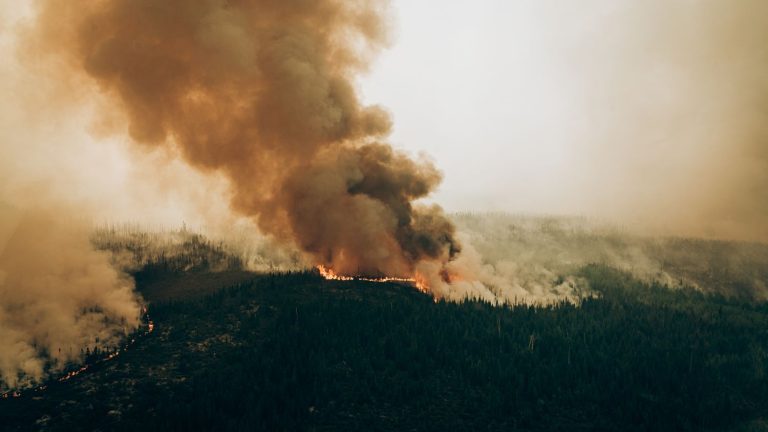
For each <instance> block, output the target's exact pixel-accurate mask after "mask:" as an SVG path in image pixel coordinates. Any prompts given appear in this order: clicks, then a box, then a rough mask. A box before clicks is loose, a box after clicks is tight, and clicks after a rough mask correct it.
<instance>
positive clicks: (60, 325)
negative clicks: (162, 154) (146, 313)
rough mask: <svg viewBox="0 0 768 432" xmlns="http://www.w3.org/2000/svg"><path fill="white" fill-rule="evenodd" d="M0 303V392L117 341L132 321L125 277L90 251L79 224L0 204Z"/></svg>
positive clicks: (133, 308)
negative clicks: (85, 351) (95, 348)
mask: <svg viewBox="0 0 768 432" xmlns="http://www.w3.org/2000/svg"><path fill="white" fill-rule="evenodd" d="M0 300H2V301H1V302H0V390H4V389H7V388H8V387H16V386H25V385H29V384H31V383H34V382H39V381H40V380H41V379H42V378H44V377H45V374H46V373H47V372H49V371H51V370H60V369H61V368H62V367H64V366H65V365H66V364H67V363H68V362H77V361H79V360H82V355H83V354H82V352H81V349H85V348H90V349H93V348H94V347H96V346H99V347H101V348H104V347H108V346H112V347H114V346H117V344H118V342H119V340H120V338H121V337H123V336H124V335H125V334H127V333H128V332H130V331H132V330H133V329H135V328H136V326H138V324H139V303H138V299H137V297H136V295H135V294H134V292H133V281H132V280H130V279H129V278H127V277H126V276H124V275H121V274H120V273H119V272H117V271H116V270H115V269H114V268H113V267H112V265H111V264H110V258H109V255H108V254H106V253H103V252H96V251H94V250H93V248H92V247H91V244H90V242H89V241H88V228H87V225H85V226H83V224H81V223H78V222H76V221H73V220H70V219H69V218H68V217H66V216H64V215H62V213H61V212H53V211H50V210H40V209H31V210H27V211H24V212H19V211H17V210H14V209H12V208H0ZM47 362H50V363H48V364H47Z"/></svg>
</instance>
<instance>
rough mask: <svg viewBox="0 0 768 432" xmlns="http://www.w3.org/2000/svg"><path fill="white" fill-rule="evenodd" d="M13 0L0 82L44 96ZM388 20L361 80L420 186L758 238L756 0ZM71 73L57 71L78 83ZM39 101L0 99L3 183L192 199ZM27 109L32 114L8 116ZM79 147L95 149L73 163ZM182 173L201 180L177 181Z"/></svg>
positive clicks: (82, 151) (179, 169) (70, 115)
mask: <svg viewBox="0 0 768 432" xmlns="http://www.w3.org/2000/svg"><path fill="white" fill-rule="evenodd" d="M22 4H23V3H22ZM27 6H28V4H27ZM21 9H28V7H22V6H20V5H19V3H18V2H15V1H12V0H0V30H2V31H0V49H2V52H3V53H4V54H5V55H4V58H5V59H6V61H5V62H4V63H2V64H0V74H2V75H3V77H4V79H3V82H2V88H3V90H4V91H7V92H8V93H7V94H8V95H9V98H8V99H9V100H17V101H18V100H22V99H27V100H29V99H35V100H37V101H38V102H40V101H42V102H45V101H47V100H48V99H49V94H47V93H46V92H48V91H49V90H50V89H49V88H47V87H46V86H49V85H50V86H51V87H55V85H53V84H51V83H45V82H42V81H38V82H36V81H34V73H30V72H29V71H27V70H24V69H23V67H22V66H21V65H20V64H17V62H16V61H14V60H13V54H11V53H13V52H14V50H15V47H14V43H15V41H16V39H17V36H18V35H17V33H16V32H15V31H14V29H15V28H16V27H15V26H16V25H17V23H18V21H17V20H18V18H19V17H20V16H23V15H24V14H23V13H20V12H19V11H20V10H21ZM27 15H28V16H29V13H27ZM391 27H392V32H391V33H392V35H391V44H390V47H389V48H388V49H386V50H384V51H383V52H382V53H381V55H380V56H379V57H378V58H376V59H375V60H374V62H373V63H372V64H371V67H370V71H369V73H368V74H367V75H365V76H362V77H361V78H359V80H358V83H359V84H360V90H361V92H362V96H363V99H364V101H365V102H366V103H371V104H380V105H382V106H383V107H384V108H385V109H387V110H388V111H389V112H390V113H391V115H392V117H393V119H394V127H393V134H392V136H391V141H392V142H393V144H394V145H395V146H397V147H399V148H403V149H406V150H409V151H411V152H414V153H416V152H422V151H423V152H425V153H426V154H428V155H429V156H430V157H432V158H433V159H434V161H435V163H436V165H437V166H438V167H439V168H440V169H441V170H442V172H443V173H444V176H445V179H444V182H443V183H442V184H441V185H440V186H439V189H438V192H437V194H436V196H435V197H434V201H436V202H438V203H440V204H442V205H443V206H444V207H445V208H447V209H448V210H451V211H457V210H472V211H484V210H507V211H522V212H532V213H568V214H574V213H575V214H586V215H598V216H602V217H608V218H616V219H620V220H621V221H627V222H640V223H644V224H646V225H650V226H652V227H656V228H661V229H662V230H666V231H667V232H676V233H680V234H696V235H711V236H720V237H738V238H746V239H764V240H765V239H768V194H766V192H765V191H766V190H767V189H768V145H767V144H766V143H768V118H766V117H767V114H768V109H766V106H768V74H766V70H768V44H766V43H765V41H766V40H768V2H765V1H762V0H741V1H734V2H724V1H719V0H647V1H640V0H637V1H630V0H623V1H617V0H584V1H579V2H571V1H559V0H548V1H532V0H515V1H504V0H475V1H469V0H452V1H444V2H440V3H439V6H438V3H437V2H434V1H428V0H407V1H406V0H395V1H393V3H392V8H391ZM32 72H34V71H32ZM38 72H39V71H38ZM59 84H60V83H59ZM79 84H80V83H67V82H65V83H64V84H63V85H62V86H69V87H70V89H69V90H70V91H72V90H73V89H74V90H75V91H74V93H78V92H82V93H85V92H86V90H82V89H80V88H78V87H77V86H78V85H79ZM20 95H21V96H20ZM85 98H86V97H83V99H85ZM48 105H50V104H48ZM48 105H46V104H43V106H46V110H50V111H46V110H40V104H38V103H35V104H31V105H30V106H29V107H28V111H29V112H26V113H25V111H24V107H22V106H21V105H20V104H15V105H13V106H11V105H7V106H6V107H5V112H4V115H3V117H2V118H0V123H2V124H4V125H6V126H7V127H4V131H0V137H2V138H3V140H4V142H3V146H4V148H3V149H2V150H7V152H6V153H7V155H6V156H8V155H13V156H12V157H11V156H8V157H6V158H5V159H6V160H5V163H6V165H8V163H9V161H10V160H14V161H15V162H14V163H13V164H12V166H13V168H14V169H16V170H18V174H22V175H15V174H14V175H11V174H8V172H9V169H6V170H5V171H6V172H5V173H2V172H0V180H2V184H0V192H2V191H1V189H3V188H4V187H5V188H7V187H8V185H9V184H11V183H13V182H15V183H22V181H21V180H22V179H24V180H25V181H24V183H25V184H26V183H29V182H27V181H26V180H28V179H29V178H34V179H36V178H38V177H40V176H45V175H48V176H49V177H52V176H53V175H54V174H57V175H58V178H56V179H55V182H53V183H54V184H56V185H62V184H63V185H65V186H62V189H67V190H69V191H72V193H74V194H75V195H90V196H91V197H95V198H96V199H97V200H98V201H99V202H100V203H104V204H108V205H109V206H112V207H113V208H114V211H112V212H115V211H120V212H121V214H129V215H130V216H131V217H133V216H134V215H133V214H130V213H128V212H125V211H123V210H120V209H127V208H138V207H141V206H139V205H137V204H136V203H135V201H136V199H135V198H136V197H149V196H150V195H152V194H151V193H149V191H152V190H156V189H159V190H161V194H160V195H161V198H162V200H163V202H165V203H171V207H173V209H171V210H172V211H170V212H168V211H166V210H168V209H165V208H161V207H160V206H157V205H154V206H147V209H146V212H145V211H142V212H139V213H140V214H139V216H142V215H144V214H148V213H147V212H150V213H153V212H155V213H163V214H168V215H170V216H169V217H168V218H166V219H165V220H168V219H174V218H175V219H179V218H187V220H188V218H190V217H194V214H195V213H196V212H198V211H199V210H200V208H201V206H198V205H187V204H186V203H188V202H190V201H194V200H191V199H190V196H192V197H198V198H199V195H201V192H200V191H201V190H202V189H201V188H200V187H197V186H196V187H194V188H189V187H186V188H185V186H184V185H186V184H195V185H197V184H199V182H200V181H202V180H201V179H200V178H199V175H197V174H193V173H191V172H190V170H189V169H185V168H184V167H183V166H181V165H182V164H180V163H176V166H175V167H174V168H173V169H170V170H167V169H163V170H158V169H157V167H158V166H160V165H163V164H165V162H163V161H164V157H163V156H162V155H156V154H155V155H152V154H141V155H138V156H137V155H129V153H131V152H133V153H135V151H133V150H130V145H129V144H128V142H127V141H128V139H127V138H126V137H124V136H123V137H120V136H109V137H105V136H103V135H102V136H99V135H98V134H96V135H94V134H93V133H92V132H93V130H94V125H93V121H92V120H88V118H89V113H88V110H87V109H81V108H78V107H76V106H74V105H73V106H71V107H67V108H66V109H65V110H63V111H62V110H57V109H56V107H53V106H48ZM102 111H103V110H102ZM62 113H63V114H62ZM25 116H26V117H27V118H25ZM35 116H40V117H41V118H45V119H46V121H33V123H34V124H35V125H36V126H35V127H34V128H30V129H28V130H25V131H24V132H23V133H21V132H19V130H18V129H19V127H18V126H14V125H20V124H23V123H24V121H28V120H29V119H30V118H33V120H35V119H34V117H35ZM90 117H92V116H90ZM53 119H56V121H53ZM96 129H98V127H96ZM52 139H53V140H55V142H56V145H55V148H56V149H59V151H60V153H61V154H60V155H58V156H57V157H56V158H52V157H50V156H51V153H50V152H51V149H52V147H51V145H50V143H51V142H52ZM147 158H149V159H151V160H153V161H154V162H152V161H150V163H147V161H146V160H145V159H147ZM82 160H88V161H98V163H90V162H89V163H88V164H87V165H88V166H89V168H88V169H87V170H85V169H83V165H84V164H82V163H81V162H80V161H82ZM131 161H132V162H131ZM0 163H1V162H0ZM54 165H57V166H58V169H57V170H53V169H52V166H54ZM38 173H39V174H40V175H38ZM147 173H154V174H153V175H147ZM4 174H5V176H4ZM187 175H191V176H197V177H198V178H196V180H194V181H193V182H189V181H186V180H184V181H182V182H181V183H179V182H174V178H177V177H178V178H181V177H185V176H187ZM154 176H158V178H154ZM4 177H5V179H4ZM9 179H10V180H9ZM95 179H98V181H96V180H95ZM157 180H160V181H159V184H161V185H162V187H160V188H158V187H157V184H158V181H157ZM179 185H181V189H180V188H179V187H178V186H179ZM16 189H18V188H16ZM121 189H125V190H124V191H123V192H122V193H119V194H118V193H115V191H116V190H121ZM182 189H184V190H182ZM137 190H138V192H137ZM217 194H218V195H220V193H218V192H217V193H213V194H211V196H214V197H215V196H217ZM22 195H23V196H27V197H29V196H34V195H31V194H28V193H23V194H22ZM202 195H205V194H202ZM198 198H195V200H197V199H198ZM200 201H201V202H203V203H205V204H204V205H203V206H202V208H208V207H210V205H209V202H210V199H202V200H200ZM101 205H103V204H101ZM105 213H107V214H109V213H110V211H106V212H105ZM187 213H192V214H187Z"/></svg>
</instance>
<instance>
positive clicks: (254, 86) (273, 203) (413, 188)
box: [34, 0, 459, 276]
mask: <svg viewBox="0 0 768 432" xmlns="http://www.w3.org/2000/svg"><path fill="white" fill-rule="evenodd" d="M385 9H386V4H385V3H383V2H380V1H360V2H353V1H348V2H347V1H336V0H295V1H288V0H274V1H267V0H250V1H248V0H240V1H238V0H228V1H225V0H202V1H189V0H163V1H157V0H105V1H98V2H97V1H93V0H70V1H67V2H59V1H48V2H43V3H42V8H41V13H40V15H39V19H38V22H37V24H36V27H35V29H34V36H35V38H36V44H34V46H36V47H38V48H39V49H42V50H43V51H45V52H46V54H48V55H51V56H55V57H59V58H60V60H62V61H61V64H65V65H66V68H67V70H68V73H75V74H79V73H83V72H84V73H85V74H86V75H87V76H89V77H90V78H91V79H92V81H93V82H95V83H97V85H98V86H99V88H100V89H101V90H102V92H103V93H104V94H105V95H106V97H108V98H110V99H111V104H110V106H111V107H113V108H115V109H119V110H120V111H121V112H122V113H123V114H124V117H125V119H126V121H127V127H128V132H129V133H130V135H131V137H132V138H133V139H134V140H135V141H136V142H138V143H141V144H143V145H147V146H174V147H176V148H178V150H179V151H180V153H181V154H182V155H183V157H184V158H185V160H186V161H187V162H189V163H190V164H192V165H193V166H195V167H197V168H199V169H200V170H204V171H210V172H220V173H223V174H225V175H226V176H227V177H228V178H229V179H230V181H231V185H232V188H233V200H232V206H233V208H234V209H235V210H237V211H238V212H241V213H243V214H245V215H248V216H250V217H253V218H254V219H255V220H257V222H258V224H259V226H260V227H261V228H262V229H263V230H265V231H266V232H268V233H270V234H272V235H274V236H276V237H278V238H280V239H283V240H285V241H292V242H295V243H296V244H297V245H299V246H300V247H301V248H302V249H303V250H304V251H306V252H307V253H308V254H310V255H311V256H312V258H313V259H314V261H315V262H316V263H317V264H324V265H326V266H329V267H331V268H333V269H334V270H335V271H337V272H339V273H357V272H358V271H359V272H362V273H366V274H388V275H398V276H406V275H412V274H413V273H414V268H415V265H416V264H417V263H418V262H420V261H425V260H426V261H436V262H441V263H445V262H447V261H448V260H450V259H451V258H452V257H453V256H454V255H455V254H456V253H457V252H458V250H459V247H458V244H457V242H456V241H455V239H454V228H453V226H452V225H451V223H450V222H448V220H447V219H446V218H445V217H444V215H443V214H442V211H441V210H440V208H439V207H436V206H433V207H416V206H414V205H413V201H414V200H416V199H418V198H421V197H425V196H427V195H429V194H430V192H431V191H432V190H434V188H435V186H436V185H437V184H438V183H439V182H440V180H441V176H440V173H439V172H438V171H437V169H436V168H435V167H434V166H433V165H432V164H430V163H429V162H426V161H414V160H412V159H410V158H409V157H407V156H406V155H404V154H402V153H399V152H397V151H394V150H393V149H392V148H391V147H390V146H389V145H388V144H385V143H383V142H382V141H381V140H382V138H384V137H386V136H387V135H388V133H389V130H390V119H389V117H388V115H387V114H386V113H385V112H384V111H383V110H382V109H380V108H378V107H375V106H374V107H370V106H362V105H361V104H360V102H359V100H358V97H357V95H356V92H355V89H354V87H353V84H352V78H353V77H354V76H355V75H356V74H358V73H360V72H362V71H364V70H365V69H366V67H367V64H368V60H369V59H370V58H371V56H372V55H374V54H375V53H376V52H377V51H378V50H379V49H380V48H381V47H383V46H384V45H385V43H386V34H385V33H386V32H385V30H386V29H385V28H384V27H385V26H384V24H383V21H384V20H383V18H382V16H383V14H384V13H385V12H386V10H385Z"/></svg>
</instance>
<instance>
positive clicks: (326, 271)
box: [317, 265, 428, 293]
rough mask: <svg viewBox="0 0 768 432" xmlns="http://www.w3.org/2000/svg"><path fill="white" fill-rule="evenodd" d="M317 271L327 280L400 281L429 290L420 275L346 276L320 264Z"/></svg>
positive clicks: (419, 288) (418, 288) (424, 290)
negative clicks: (408, 276)
mask: <svg viewBox="0 0 768 432" xmlns="http://www.w3.org/2000/svg"><path fill="white" fill-rule="evenodd" d="M317 271H318V272H320V276H322V277H323V278H324V279H326V280H339V281H352V280H358V281H366V282H377V283H386V282H400V283H406V284H410V285H413V286H414V287H416V289H417V290H419V291H421V292H424V293H426V292H427V291H428V289H427V288H428V287H427V284H426V283H425V281H424V280H422V279H421V278H418V277H412V278H404V277H394V276H386V277H380V278H370V277H365V276H346V275H340V274H337V273H336V272H335V271H333V269H331V268H328V267H326V266H324V265H318V266H317Z"/></svg>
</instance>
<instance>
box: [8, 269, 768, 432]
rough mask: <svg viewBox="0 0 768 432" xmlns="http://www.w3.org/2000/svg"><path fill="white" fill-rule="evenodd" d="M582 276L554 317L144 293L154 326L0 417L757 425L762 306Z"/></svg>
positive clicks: (330, 425)
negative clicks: (149, 297) (586, 288)
mask: <svg viewBox="0 0 768 432" xmlns="http://www.w3.org/2000/svg"><path fill="white" fill-rule="evenodd" d="M581 274H582V276H583V277H585V278H587V279H588V280H589V281H590V284H591V286H592V287H593V288H594V289H595V290H596V291H597V292H598V293H599V295H598V296H597V297H595V298H586V299H584V300H583V302H582V303H581V304H580V305H573V304H567V303H563V304H558V305H553V306H549V307H532V306H526V305H518V306H512V307H493V306H490V305H486V304H481V303H473V302H469V303H464V304H451V303H442V302H440V303H434V302H433V301H432V299H431V298H430V297H427V296H425V295H422V294H420V293H418V292H417V291H416V290H414V289H412V288H410V287H407V286H400V285H394V284H375V283H366V282H328V281H324V280H321V279H320V278H319V277H318V276H317V275H316V274H313V273H288V274H282V275H271V276H255V275H254V276H253V278H252V279H250V280H247V281H242V282H240V283H237V284H235V285H233V286H231V287H229V288H225V289H221V290H216V291H214V292H212V293H210V294H208V295H205V296H203V297H194V298H187V299H179V300H165V301H155V302H154V303H152V304H151V307H150V314H151V315H152V318H153V319H154V321H155V323H156V325H157V329H156V331H155V332H154V333H152V334H151V335H150V336H148V337H146V338H145V339H144V340H142V341H141V342H140V343H137V344H136V345H135V347H132V348H131V349H129V350H128V351H127V352H125V353H124V354H122V355H121V356H120V357H118V358H117V359H115V360H113V361H110V362H106V363H104V364H101V365H99V366H98V367H97V368H95V370H94V371H92V372H89V373H87V374H84V375H83V376H78V377H76V378H74V379H72V380H70V381H69V382H67V383H62V384H60V385H53V386H51V387H50V388H49V389H48V390H46V391H45V392H43V393H41V394H40V395H36V396H34V397H31V396H30V397H26V396H25V397H21V398H18V399H6V400H0V419H2V420H1V421H2V423H0V424H1V425H2V426H3V428H5V429H8V430H36V429H45V430H72V429H75V430H113V429H115V430H183V431H186V430H201V429H204V430H269V431H275V430H434V431H446V430H515V429H519V430H622V431H632V430H765V426H766V422H765V421H764V420H763V419H766V418H768V417H766V416H767V415H768V412H766V411H768V382H767V381H768V377H766V366H767V365H768V355H767V354H766V353H767V352H768V306H766V304H757V303H748V302H743V301H741V300H737V299H728V298H725V297H720V296H715V295H704V294H701V293H699V292H697V291H693V290H685V289H678V290H670V289H667V288H665V287H662V286H660V285H649V284H646V283H643V282H639V281H637V280H635V279H633V278H632V277H630V276H629V275H628V274H626V273H622V272H619V271H616V270H614V269H611V268H609V267H605V266H600V265H591V266H586V267H584V268H583V269H582V271H581ZM182 276H183V275H182ZM162 277H163V278H171V276H168V275H163V276H162ZM146 285H147V281H144V282H142V283H140V284H139V288H140V289H143V288H144V287H145V286H146Z"/></svg>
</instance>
